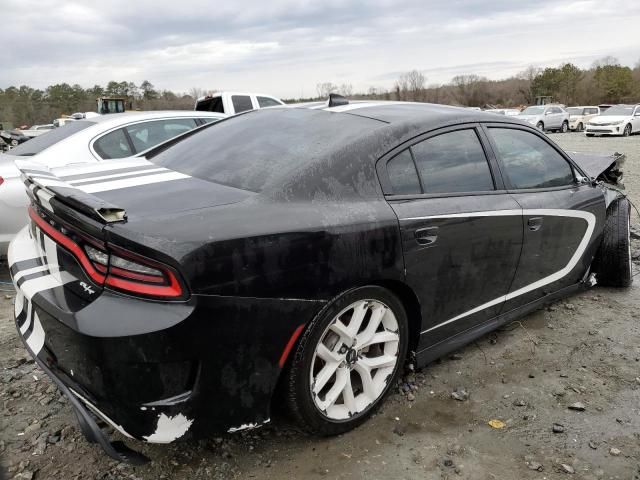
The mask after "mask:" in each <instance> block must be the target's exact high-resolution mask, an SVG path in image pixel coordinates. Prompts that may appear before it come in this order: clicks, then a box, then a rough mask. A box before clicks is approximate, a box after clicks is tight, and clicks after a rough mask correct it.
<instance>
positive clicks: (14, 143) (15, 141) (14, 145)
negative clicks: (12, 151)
mask: <svg viewBox="0 0 640 480" xmlns="http://www.w3.org/2000/svg"><path fill="white" fill-rule="evenodd" d="M11 146H12V147H17V146H18V140H15V139H12V140H11Z"/></svg>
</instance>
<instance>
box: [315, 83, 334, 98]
mask: <svg viewBox="0 0 640 480" xmlns="http://www.w3.org/2000/svg"><path fill="white" fill-rule="evenodd" d="M316 91H317V92H318V97H320V98H327V97H328V96H329V94H330V93H336V92H337V91H338V86H337V85H334V84H333V83H331V82H322V83H318V84H317V85H316Z"/></svg>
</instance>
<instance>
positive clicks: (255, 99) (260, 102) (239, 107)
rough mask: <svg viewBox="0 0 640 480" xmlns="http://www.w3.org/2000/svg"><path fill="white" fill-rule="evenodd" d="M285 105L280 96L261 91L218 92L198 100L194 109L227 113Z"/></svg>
mask: <svg viewBox="0 0 640 480" xmlns="http://www.w3.org/2000/svg"><path fill="white" fill-rule="evenodd" d="M279 105H284V102H283V101H282V100H280V99H279V98H276V97H273V96H271V95H263V94H261V93H240V92H217V93H214V94H213V95H207V96H205V97H200V98H198V100H196V105H195V108H194V110H197V111H199V112H218V113H226V114H227V115H235V114H236V113H240V112H246V111H247V110H256V109H258V108H266V107H277V106H279Z"/></svg>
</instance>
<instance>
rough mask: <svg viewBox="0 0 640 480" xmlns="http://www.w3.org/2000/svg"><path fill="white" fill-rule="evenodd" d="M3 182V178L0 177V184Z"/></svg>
mask: <svg viewBox="0 0 640 480" xmlns="http://www.w3.org/2000/svg"><path fill="white" fill-rule="evenodd" d="M3 183H4V178H2V177H0V185H2V184H3Z"/></svg>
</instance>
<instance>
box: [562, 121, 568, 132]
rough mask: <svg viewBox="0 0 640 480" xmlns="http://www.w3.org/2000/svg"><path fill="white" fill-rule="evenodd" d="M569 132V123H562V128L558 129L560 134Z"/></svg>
mask: <svg viewBox="0 0 640 480" xmlns="http://www.w3.org/2000/svg"><path fill="white" fill-rule="evenodd" d="M568 130H569V122H562V127H560V131H561V132H562V133H567V131H568Z"/></svg>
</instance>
